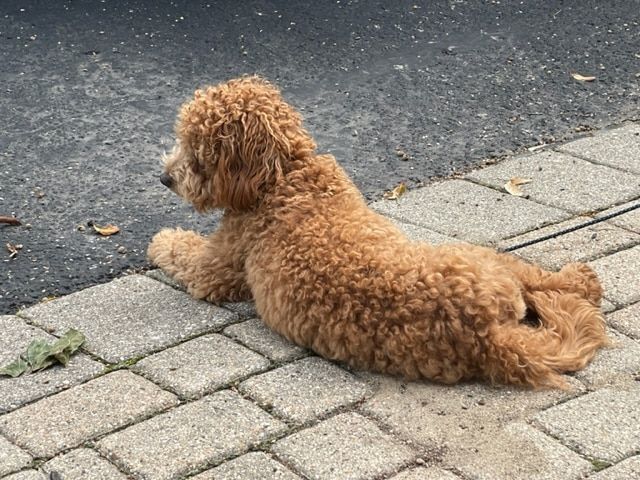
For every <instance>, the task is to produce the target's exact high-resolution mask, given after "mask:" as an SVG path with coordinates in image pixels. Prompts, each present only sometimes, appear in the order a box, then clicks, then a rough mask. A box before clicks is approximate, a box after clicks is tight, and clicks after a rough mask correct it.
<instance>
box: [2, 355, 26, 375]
mask: <svg viewBox="0 0 640 480" xmlns="http://www.w3.org/2000/svg"><path fill="white" fill-rule="evenodd" d="M28 368H29V364H28V363H27V362H25V361H24V360H23V359H22V358H21V357H18V359H17V360H15V361H14V362H11V363H10V364H8V365H5V366H4V367H2V368H0V375H8V376H10V377H13V378H15V377H19V376H20V375H22V374H23V373H24V372H26V371H27V369H28Z"/></svg>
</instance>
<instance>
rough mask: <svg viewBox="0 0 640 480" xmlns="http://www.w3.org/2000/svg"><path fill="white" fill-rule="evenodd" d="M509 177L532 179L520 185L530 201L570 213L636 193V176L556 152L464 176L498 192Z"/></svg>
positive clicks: (639, 190)
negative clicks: (496, 189) (497, 189)
mask: <svg viewBox="0 0 640 480" xmlns="http://www.w3.org/2000/svg"><path fill="white" fill-rule="evenodd" d="M513 177H522V178H529V179H531V180H532V181H531V183H528V184H526V185H523V186H522V190H523V191H524V193H525V194H526V195H528V198H530V199H531V200H534V201H536V202H540V203H543V204H545V205H551V206H554V207H558V208H562V209H565V210H569V211H571V212H574V213H584V212H591V211H595V210H603V209H605V208H608V207H609V206H610V205H614V204H616V203H621V202H624V201H628V200H631V199H633V198H635V197H637V196H638V195H639V194H640V176H637V175H634V174H631V173H627V172H621V171H620V170H616V169H613V168H609V167H605V166H603V165H596V164H593V163H591V162H587V161H585V160H581V159H579V158H576V157H572V156H570V155H565V154H562V153H557V152H542V153H537V154H535V155H526V156H520V157H514V158H510V159H508V160H505V161H503V162H500V163H498V164H496V165H492V166H490V167H487V168H482V169H480V170H475V171H473V172H471V173H470V174H469V175H468V176H467V178H469V179H472V180H473V181H476V182H479V183H482V184H484V185H490V186H492V187H494V188H499V189H503V186H504V184H505V183H507V182H508V181H509V180H510V179H511V178H513Z"/></svg>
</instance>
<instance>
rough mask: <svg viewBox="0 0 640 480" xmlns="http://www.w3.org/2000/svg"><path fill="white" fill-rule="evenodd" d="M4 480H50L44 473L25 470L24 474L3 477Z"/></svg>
mask: <svg viewBox="0 0 640 480" xmlns="http://www.w3.org/2000/svg"><path fill="white" fill-rule="evenodd" d="M2 480H48V479H47V477H45V475H44V473H42V472H38V471H36V470H25V471H23V472H19V473H14V474H13V475H9V476H8V477H2Z"/></svg>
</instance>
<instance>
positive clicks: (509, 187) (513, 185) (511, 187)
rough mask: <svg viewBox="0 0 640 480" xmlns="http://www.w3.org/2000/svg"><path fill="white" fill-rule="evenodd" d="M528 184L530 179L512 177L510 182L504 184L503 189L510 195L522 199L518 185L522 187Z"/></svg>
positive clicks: (521, 192)
mask: <svg viewBox="0 0 640 480" xmlns="http://www.w3.org/2000/svg"><path fill="white" fill-rule="evenodd" d="M529 182H531V179H530V178H522V177H513V178H512V179H511V180H509V181H508V182H507V183H505V184H504V189H505V190H506V191H507V192H508V193H510V194H511V195H515V196H516V197H522V196H523V195H524V192H523V191H522V189H521V188H520V185H524V184H526V183H529Z"/></svg>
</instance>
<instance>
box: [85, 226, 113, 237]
mask: <svg viewBox="0 0 640 480" xmlns="http://www.w3.org/2000/svg"><path fill="white" fill-rule="evenodd" d="M91 226H92V227H93V229H94V230H95V231H96V232H98V233H99V234H100V235H102V236H104V237H108V236H110V235H115V234H116V233H118V232H119V231H120V229H119V228H118V227H117V226H116V225H111V224H109V225H104V226H103V225H98V224H97V223H92V224H91Z"/></svg>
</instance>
